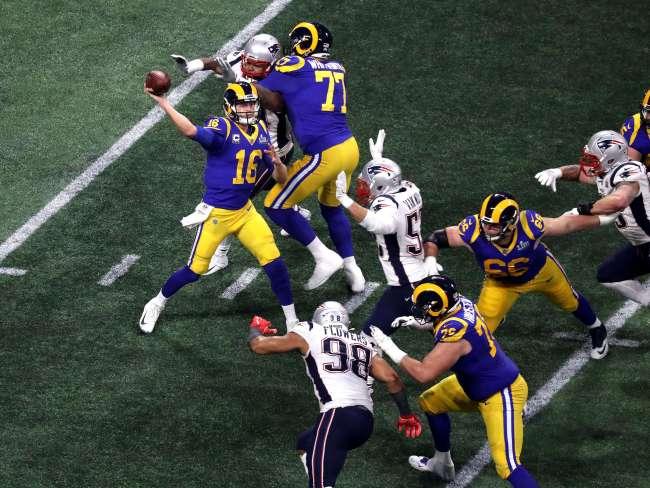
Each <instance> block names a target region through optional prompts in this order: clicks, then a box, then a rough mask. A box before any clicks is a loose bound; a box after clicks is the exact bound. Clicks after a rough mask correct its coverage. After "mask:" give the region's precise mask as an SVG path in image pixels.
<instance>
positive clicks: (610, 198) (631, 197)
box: [535, 130, 650, 306]
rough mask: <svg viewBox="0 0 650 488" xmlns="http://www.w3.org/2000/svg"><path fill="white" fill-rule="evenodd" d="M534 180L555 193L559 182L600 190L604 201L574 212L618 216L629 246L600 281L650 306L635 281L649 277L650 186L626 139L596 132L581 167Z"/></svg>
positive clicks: (649, 293) (601, 271)
mask: <svg viewBox="0 0 650 488" xmlns="http://www.w3.org/2000/svg"><path fill="white" fill-rule="evenodd" d="M535 177H536V178H537V180H538V181H539V182H540V184H542V185H544V186H548V187H550V188H551V189H552V190H553V191H555V190H556V181H557V180H559V179H562V180H572V181H580V182H582V183H590V184H595V185H596V186H597V188H598V194H599V195H600V196H601V198H600V199H599V200H596V201H594V202H590V203H581V204H579V205H578V206H577V207H576V208H575V209H573V210H572V211H571V212H572V213H576V214H582V215H605V214H613V213H617V212H620V215H619V216H618V218H617V219H616V221H615V223H616V227H617V228H618V230H619V232H620V233H621V234H622V235H623V237H625V238H626V239H627V241H628V242H629V244H628V245H627V246H625V247H624V248H622V249H621V250H619V251H618V252H616V253H615V254H613V255H612V256H610V257H608V258H607V259H606V260H605V261H604V262H603V263H602V264H601V265H600V266H599V268H598V274H597V278H598V281H599V282H600V283H601V284H602V285H603V286H605V287H607V288H612V289H614V290H616V291H618V292H619V293H621V294H622V295H623V296H625V297H626V298H629V299H631V300H634V301H635V302H637V303H640V304H641V305H644V306H648V305H650V290H648V289H646V288H645V287H644V286H643V285H642V284H641V282H640V281H639V280H638V279H637V278H638V277H639V276H641V275H644V274H648V273H650V184H649V183H648V175H647V173H646V168H645V166H644V165H643V164H642V163H640V162H639V161H632V160H631V159H630V158H629V156H628V145H627V141H626V140H625V138H624V137H623V136H622V135H621V134H619V133H618V132H615V131H612V130H603V131H600V132H596V133H595V134H594V135H593V136H591V138H590V139H589V141H588V142H587V145H586V146H585V147H584V149H583V154H582V157H581V158H580V164H574V165H569V166H562V167H560V168H550V169H547V170H544V171H541V172H539V173H537V174H536V175H535Z"/></svg>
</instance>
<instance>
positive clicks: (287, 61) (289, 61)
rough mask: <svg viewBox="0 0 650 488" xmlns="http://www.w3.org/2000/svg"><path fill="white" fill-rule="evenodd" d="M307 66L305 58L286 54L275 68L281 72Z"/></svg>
mask: <svg viewBox="0 0 650 488" xmlns="http://www.w3.org/2000/svg"><path fill="white" fill-rule="evenodd" d="M304 66H305V59H304V58H301V57H300V56H285V57H283V58H280V59H279V60H278V61H277V63H275V66H274V69H275V71H278V72H279V73H291V72H293V71H298V70H300V69H301V68H303V67H304Z"/></svg>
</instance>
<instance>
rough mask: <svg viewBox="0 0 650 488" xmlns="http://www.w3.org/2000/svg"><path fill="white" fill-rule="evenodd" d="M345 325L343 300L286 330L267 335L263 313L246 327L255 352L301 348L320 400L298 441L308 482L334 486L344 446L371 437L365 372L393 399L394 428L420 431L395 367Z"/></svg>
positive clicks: (348, 448)
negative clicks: (310, 423) (317, 410)
mask: <svg viewBox="0 0 650 488" xmlns="http://www.w3.org/2000/svg"><path fill="white" fill-rule="evenodd" d="M349 325H350V317H349V316H348V313H347V311H346V310H345V308H344V307H343V305H341V304H340V303H338V302H324V303H322V304H321V305H319V306H318V308H316V311H315V312H314V316H313V318H312V320H311V322H300V323H299V324H298V325H297V326H296V327H294V328H293V329H291V332H289V333H288V334H286V335H284V336H268V334H274V333H275V332H276V330H275V329H271V328H270V323H269V322H268V321H267V320H264V319H262V318H261V317H255V318H254V319H253V321H252V322H251V324H250V328H249V330H250V334H249V337H248V345H249V347H250V348H251V350H252V351H253V352H255V353H257V354H273V353H283V352H289V351H300V353H301V354H302V358H303V360H304V361H305V369H306V372H307V376H309V379H311V381H312V383H313V386H314V394H315V395H316V398H317V399H318V402H319V406H320V414H319V416H318V419H317V420H316V422H315V424H314V425H313V426H312V427H311V428H309V429H307V430H306V431H304V432H303V433H302V434H300V436H299V437H298V442H297V446H296V447H297V449H298V452H299V455H300V459H301V460H302V462H303V465H304V466H305V470H306V471H307V476H308V477H309V485H308V486H309V487H310V488H328V487H333V486H334V485H335V484H336V478H337V476H338V474H339V473H340V472H341V469H342V468H343V465H344V464H345V459H346V457H347V454H348V451H351V450H352V449H356V448H357V447H360V446H362V445H363V444H364V443H365V442H366V441H367V440H368V439H369V438H370V435H371V434H372V429H373V422H374V419H373V402H372V398H371V396H370V394H371V391H370V389H369V388H368V386H367V383H366V381H367V379H368V375H371V376H372V377H374V378H375V379H377V380H379V381H381V382H383V383H385V384H386V387H387V389H388V392H389V393H390V394H391V396H392V397H393V400H394V401H395V403H396V404H397V407H398V409H399V413H400V416H399V419H398V421H397V429H398V430H400V431H401V430H402V429H404V433H405V435H406V436H407V437H410V438H414V437H418V436H419V435H420V433H421V432H422V425H421V424H420V420H419V419H418V417H417V416H416V415H414V414H413V412H412V411H411V409H410V407H409V405H408V401H407V399H406V392H405V389H404V384H403V383H402V381H401V380H400V378H399V376H398V375H397V373H396V372H395V370H394V369H393V368H392V367H391V366H390V365H389V364H388V363H387V362H386V361H384V360H383V359H382V358H381V357H380V356H379V355H378V354H377V353H376V351H375V349H374V345H373V343H372V342H371V338H370V337H369V336H366V335H365V334H363V333H361V332H354V331H351V330H349V328H348V327H349Z"/></svg>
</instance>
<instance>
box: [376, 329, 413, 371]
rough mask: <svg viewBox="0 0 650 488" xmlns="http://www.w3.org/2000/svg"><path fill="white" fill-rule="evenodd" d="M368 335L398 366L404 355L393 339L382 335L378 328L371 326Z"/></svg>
mask: <svg viewBox="0 0 650 488" xmlns="http://www.w3.org/2000/svg"><path fill="white" fill-rule="evenodd" d="M370 333H371V334H372V337H373V338H374V339H375V342H376V343H377V345H378V346H379V347H380V348H381V349H382V350H383V351H384V352H385V353H386V354H387V355H388V357H389V358H391V359H392V360H393V362H394V363H395V364H399V363H400V361H401V360H402V359H404V357H405V356H406V353H405V352H404V351H402V350H401V349H400V348H399V347H397V344H395V343H394V342H393V339H391V338H390V337H388V336H387V335H386V334H384V333H383V332H382V331H381V330H380V329H379V328H377V327H375V326H374V325H371V326H370Z"/></svg>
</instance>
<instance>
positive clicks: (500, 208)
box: [425, 193, 613, 359]
mask: <svg viewBox="0 0 650 488" xmlns="http://www.w3.org/2000/svg"><path fill="white" fill-rule="evenodd" d="M612 219H613V217H611V216H600V217H597V216H582V215H580V216H578V215H576V216H573V215H565V216H562V217H559V218H555V219H554V218H546V217H542V216H541V215H539V214H538V213H537V212H535V211H533V210H523V209H520V208H519V204H518V203H517V201H516V200H515V199H514V197H513V196H512V195H510V194H508V193H492V194H490V195H488V196H487V197H486V198H485V200H483V204H482V205H481V209H480V211H479V213H478V214H474V215H469V216H467V217H466V218H465V219H463V220H462V221H461V222H460V224H458V226H453V227H447V228H445V229H440V230H437V231H434V232H433V233H432V234H431V235H429V236H428V237H427V238H426V239H425V254H426V255H431V256H437V255H438V252H439V250H440V249H441V248H445V247H461V246H464V247H467V248H468V249H469V250H471V251H472V252H473V253H474V257H475V258H476V261H477V263H478V265H479V266H480V268H481V269H482V270H483V272H484V273H485V281H484V282H483V289H482V290H481V295H480V296H479V299H478V302H477V305H478V309H479V310H480V311H481V315H482V316H483V317H484V318H485V322H486V323H487V326H488V328H489V329H490V331H491V332H494V331H495V330H496V328H497V327H498V326H499V325H500V324H501V322H502V321H503V319H504V318H505V316H506V314H507V313H508V312H509V311H510V309H511V308H512V306H513V305H514V304H515V302H516V301H517V300H518V299H519V297H520V296H521V295H523V294H525V293H533V292H536V293H542V294H544V295H545V296H546V297H547V298H548V299H549V300H551V301H552V302H553V303H554V304H555V305H557V306H558V307H560V308H561V309H562V310H565V311H567V312H571V313H572V314H573V315H574V316H575V317H576V318H577V319H578V320H579V321H580V322H582V323H583V324H584V325H585V326H586V327H587V329H588V331H589V335H590V336H591V344H592V349H591V357H592V358H593V359H602V358H604V357H605V356H606V355H607V351H608V349H609V346H608V343H607V329H605V326H604V325H603V323H602V322H601V321H600V320H599V319H598V317H597V316H596V314H595V313H594V311H593V310H592V308H591V305H589V302H588V301H587V299H586V298H585V297H584V296H582V294H580V293H579V292H577V291H576V290H575V289H574V288H573V287H572V286H571V283H570V282H569V280H568V278H567V276H566V273H565V271H564V269H563V268H562V266H561V265H560V263H559V262H558V261H557V259H556V258H555V257H554V256H553V254H552V253H551V251H550V250H549V249H548V248H547V247H546V246H545V245H544V244H543V243H542V242H541V239H542V237H550V236H560V235H564V234H569V233H571V232H576V231H579V230H582V229H588V228H593V227H597V226H598V225H602V224H606V223H610V222H611V221H612Z"/></svg>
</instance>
